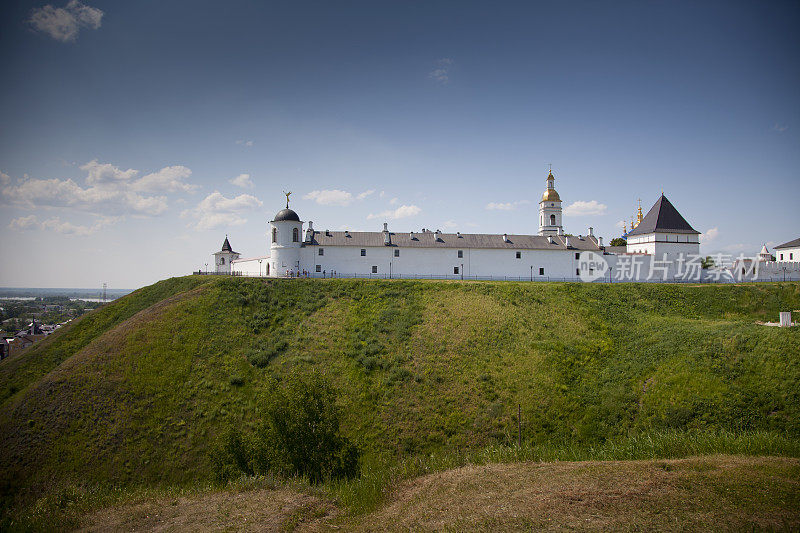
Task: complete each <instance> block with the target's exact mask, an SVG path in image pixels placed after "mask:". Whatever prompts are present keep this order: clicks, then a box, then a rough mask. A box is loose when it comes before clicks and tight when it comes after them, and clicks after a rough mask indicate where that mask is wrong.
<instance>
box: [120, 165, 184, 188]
mask: <svg viewBox="0 0 800 533" xmlns="http://www.w3.org/2000/svg"><path fill="white" fill-rule="evenodd" d="M191 175H192V171H191V170H190V169H188V168H186V167H184V166H182V165H174V166H171V167H164V168H162V169H161V170H159V171H158V172H153V173H152V174H147V175H146V176H142V178H141V179H139V180H136V181H135V182H134V183H133V184H131V188H132V189H133V190H134V191H137V192H192V191H194V190H196V189H197V188H198V187H199V185H193V184H191V183H186V182H185V181H183V180H185V179H187V178H189V177H190V176H191Z"/></svg>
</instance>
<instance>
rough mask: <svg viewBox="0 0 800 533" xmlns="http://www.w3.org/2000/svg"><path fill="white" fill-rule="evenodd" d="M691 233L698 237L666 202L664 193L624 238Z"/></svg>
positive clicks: (697, 233)
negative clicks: (650, 234)
mask: <svg viewBox="0 0 800 533" xmlns="http://www.w3.org/2000/svg"><path fill="white" fill-rule="evenodd" d="M655 232H660V233H693V234H695V235H699V234H700V232H699V231H697V230H696V229H694V228H693V227H692V226H691V225H690V224H689V223H688V222H686V219H685V218H683V216H682V215H681V214H680V213H679V212H678V210H677V209H675V206H674V205H672V203H671V202H670V201H669V200H667V197H666V196H664V193H661V197H660V198H659V199H658V201H656V203H655V204H654V205H653V207H651V208H650V211H648V212H647V214H646V215H645V217H644V219H642V221H641V222H640V223H639V224H637V226H636V227H635V228H633V229H632V230H631V231H629V232H628V234H627V235H626V236H628V237H629V236H631V235H644V234H647V233H655Z"/></svg>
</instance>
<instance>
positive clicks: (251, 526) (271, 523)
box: [80, 489, 335, 532]
mask: <svg viewBox="0 0 800 533" xmlns="http://www.w3.org/2000/svg"><path fill="white" fill-rule="evenodd" d="M334 513H335V508H334V507H333V505H331V504H330V503H328V502H326V501H324V500H322V499H320V498H318V497H316V496H310V495H308V494H303V493H299V492H295V491H291V490H286V489H279V490H267V489H261V490H251V491H247V492H239V493H236V492H216V493H210V494H203V495H201V496H193V497H179V498H165V499H159V500H151V501H145V502H140V503H135V504H129V505H123V506H119V507H111V508H109V509H103V510H101V511H98V512H96V513H94V514H91V515H89V516H87V517H86V519H85V520H84V521H83V524H82V527H81V529H80V531H87V532H88V531H91V532H105V531H130V532H135V531H292V530H294V529H296V528H298V527H309V526H321V525H324V524H325V523H327V522H329V521H330V520H331V519H332V517H333V516H334Z"/></svg>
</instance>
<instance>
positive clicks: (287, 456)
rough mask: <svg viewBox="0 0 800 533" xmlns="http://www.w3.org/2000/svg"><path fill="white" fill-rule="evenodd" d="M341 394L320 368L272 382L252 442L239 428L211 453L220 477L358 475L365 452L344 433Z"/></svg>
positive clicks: (315, 479) (312, 478)
mask: <svg viewBox="0 0 800 533" xmlns="http://www.w3.org/2000/svg"><path fill="white" fill-rule="evenodd" d="M336 397H337V394H336V391H335V390H334V389H333V388H332V387H331V386H330V385H329V384H328V382H327V381H326V380H325V379H324V378H323V377H322V376H321V375H320V374H319V373H316V372H313V373H311V374H301V373H299V372H297V371H295V372H293V373H291V374H289V376H288V377H287V378H286V379H284V381H283V383H281V384H280V385H278V386H275V387H272V392H271V396H270V398H268V399H267V401H266V406H265V413H264V422H263V424H262V425H261V427H259V428H258V430H257V431H256V433H255V435H253V437H252V442H251V444H249V445H248V444H247V443H246V442H245V439H244V438H243V437H242V436H241V435H240V434H239V432H238V430H235V429H234V430H229V431H228V432H227V433H226V434H225V435H224V436H223V438H222V440H221V442H220V444H219V445H218V447H217V449H216V450H215V451H214V452H213V454H212V463H213V465H214V470H215V472H216V475H217V479H218V480H220V481H226V480H228V479H231V478H232V477H233V476H234V475H235V474H237V473H238V474H247V475H252V474H253V473H258V474H263V473H266V472H277V473H281V474H284V475H301V476H306V477H308V479H309V480H310V481H311V482H312V483H319V482H320V481H324V480H326V479H337V478H346V477H352V476H355V475H356V474H357V473H358V461H359V456H360V452H359V450H358V448H357V447H356V446H355V445H354V444H353V443H352V442H350V441H349V440H348V439H347V438H346V437H345V436H343V435H342V434H341V430H340V427H339V409H338V408H337V407H336Z"/></svg>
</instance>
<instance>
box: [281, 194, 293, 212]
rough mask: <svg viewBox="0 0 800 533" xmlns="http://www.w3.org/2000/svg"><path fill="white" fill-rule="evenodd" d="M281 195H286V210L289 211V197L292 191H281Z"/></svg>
mask: <svg viewBox="0 0 800 533" xmlns="http://www.w3.org/2000/svg"><path fill="white" fill-rule="evenodd" d="M283 194H285V195H286V209H289V197H290V196H291V195H292V191H289V192H286V191H283Z"/></svg>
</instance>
